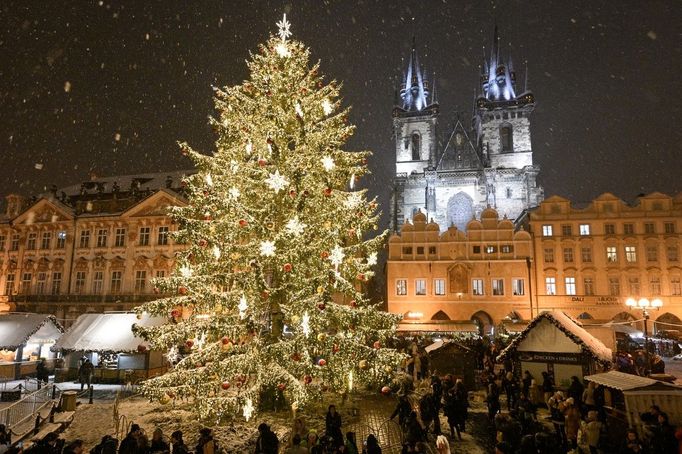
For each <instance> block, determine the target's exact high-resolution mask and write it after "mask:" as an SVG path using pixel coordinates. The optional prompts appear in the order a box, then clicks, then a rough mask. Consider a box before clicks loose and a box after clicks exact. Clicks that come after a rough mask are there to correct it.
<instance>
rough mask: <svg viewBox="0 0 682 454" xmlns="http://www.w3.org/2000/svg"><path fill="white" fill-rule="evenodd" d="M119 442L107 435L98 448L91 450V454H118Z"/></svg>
mask: <svg viewBox="0 0 682 454" xmlns="http://www.w3.org/2000/svg"><path fill="white" fill-rule="evenodd" d="M117 449H118V440H117V439H116V438H114V437H112V436H111V435H105V436H103V437H102V440H101V441H100V442H99V444H98V445H97V446H95V447H94V448H92V449H91V450H90V454H116V450H117Z"/></svg>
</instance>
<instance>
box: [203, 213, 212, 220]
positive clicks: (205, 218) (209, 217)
mask: <svg viewBox="0 0 682 454" xmlns="http://www.w3.org/2000/svg"><path fill="white" fill-rule="evenodd" d="M211 219H213V217H212V216H211V215H210V214H209V213H206V214H205V215H204V221H210V220H211Z"/></svg>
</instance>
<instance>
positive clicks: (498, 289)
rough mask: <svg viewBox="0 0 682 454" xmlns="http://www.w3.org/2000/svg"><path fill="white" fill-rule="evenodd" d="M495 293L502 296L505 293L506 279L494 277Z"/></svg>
mask: <svg viewBox="0 0 682 454" xmlns="http://www.w3.org/2000/svg"><path fill="white" fill-rule="evenodd" d="M492 285H493V295H496V296H502V295H504V279H493V280H492Z"/></svg>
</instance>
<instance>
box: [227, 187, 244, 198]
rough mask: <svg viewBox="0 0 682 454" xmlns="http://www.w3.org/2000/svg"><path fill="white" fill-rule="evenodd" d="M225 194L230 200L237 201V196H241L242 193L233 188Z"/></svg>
mask: <svg viewBox="0 0 682 454" xmlns="http://www.w3.org/2000/svg"><path fill="white" fill-rule="evenodd" d="M227 193H228V194H229V195H230V198H231V199H232V200H237V199H238V198H239V196H240V195H242V193H241V192H240V191H239V189H237V188H235V187H232V188H230V190H229V191H227Z"/></svg>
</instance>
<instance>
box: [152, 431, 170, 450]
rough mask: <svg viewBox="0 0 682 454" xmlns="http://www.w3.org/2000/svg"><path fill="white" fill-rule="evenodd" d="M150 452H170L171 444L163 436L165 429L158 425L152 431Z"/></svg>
mask: <svg viewBox="0 0 682 454" xmlns="http://www.w3.org/2000/svg"><path fill="white" fill-rule="evenodd" d="M150 452H170V445H169V444H168V442H167V441H166V439H165V437H164V436H163V431H162V430H161V429H159V428H158V427H157V428H156V429H155V430H154V432H153V433H152V442H151V446H150Z"/></svg>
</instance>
